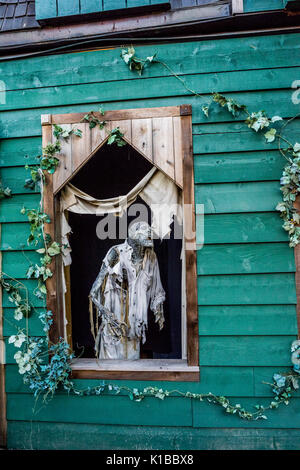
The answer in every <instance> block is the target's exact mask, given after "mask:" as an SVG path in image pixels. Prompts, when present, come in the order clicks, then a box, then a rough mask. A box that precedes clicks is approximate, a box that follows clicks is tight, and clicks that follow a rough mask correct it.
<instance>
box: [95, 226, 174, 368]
mask: <svg viewBox="0 0 300 470" xmlns="http://www.w3.org/2000/svg"><path fill="white" fill-rule="evenodd" d="M89 298H90V318H91V326H92V332H94V325H93V305H94V306H95V307H96V312H97V316H96V318H97V325H96V335H95V336H94V337H95V351H96V354H97V356H98V357H99V358H100V359H131V360H132V359H139V358H140V341H142V342H143V343H144V342H145V341H146V330H147V323H148V319H147V316H148V308H149V305H150V309H151V310H152V312H153V313H154V316H155V322H156V323H158V325H159V329H160V330H161V329H162V328H163V325H164V321H165V319H164V312H163V302H164V300H165V291H164V289H163V287H162V284H161V280H160V274H159V266H158V261H157V257H156V254H155V252H154V249H153V240H152V231H151V228H150V227H149V225H148V224H147V223H146V222H136V223H134V224H133V225H131V227H130V228H129V231H128V238H127V239H126V240H125V242H124V243H122V244H120V245H115V246H113V247H112V248H110V250H109V251H108V252H107V254H106V256H105V258H104V260H103V262H102V266H101V269H100V272H99V274H98V276H97V278H96V280H95V282H94V284H93V286H92V289H91V291H90V294H89ZM98 319H99V320H100V325H99V327H98Z"/></svg>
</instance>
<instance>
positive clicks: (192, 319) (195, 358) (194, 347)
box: [41, 105, 199, 381]
mask: <svg viewBox="0 0 300 470" xmlns="http://www.w3.org/2000/svg"><path fill="white" fill-rule="evenodd" d="M85 114H86V113H72V114H60V115H42V116H41V120H42V144H43V147H45V146H46V145H47V144H48V143H49V142H51V141H52V126H53V125H54V124H60V125H61V124H78V123H80V122H81V121H82V119H83V117H84V116H85ZM95 114H96V116H97V113H95ZM170 116H172V117H180V132H181V134H180V135H181V136H182V137H181V138H180V139H179V140H180V142H179V144H178V148H179V151H180V156H181V160H182V181H183V184H182V186H183V188H182V191H183V201H184V211H183V214H184V220H185V223H186V221H188V222H189V226H190V227H191V229H192V233H193V234H194V235H193V239H192V240H191V239H187V238H186V235H185V237H184V240H183V243H184V245H185V278H186V299H185V300H186V302H185V305H186V336H187V359H186V360H184V359H181V360H178V359H166V360H159V359H151V360H150V359H148V360H145V359H140V360H138V361H108V360H107V361H103V360H102V361H101V360H96V359H84V358H82V359H75V360H74V361H73V363H72V377H73V378H80V379H81V378H87V379H131V380H166V381H175V380H176V381H178V380H182V381H199V335H198V301H197V265H196V263H197V257H196V232H195V226H196V224H195V200H194V164H193V163H194V162H193V143H192V107H191V105H181V106H172V107H161V108H144V109H129V110H117V111H107V112H106V113H105V115H104V116H101V115H100V114H99V116H98V117H99V118H101V119H104V120H105V121H122V120H126V119H127V120H128V119H145V118H162V117H170ZM178 148H177V152H178ZM84 163H86V162H84ZM82 166H83V165H81V166H80V168H81V167H82ZM77 171H78V170H77ZM75 173H76V172H74V173H72V176H74V174H75ZM44 174H45V187H44V211H45V213H47V214H48V215H49V217H50V220H51V221H50V223H49V224H45V232H46V233H49V234H50V235H51V237H52V239H54V240H59V239H60V227H59V223H58V221H59V193H58V192H56V194H55V190H54V186H53V175H50V174H49V173H47V172H44ZM69 180H70V177H69V178H67V179H66V183H67V182H68V181H69ZM191 209H192V210H191ZM187 247H188V248H187ZM61 263H62V259H61V256H59V255H58V256H56V257H53V258H52V263H51V266H50V269H51V270H52V272H53V276H52V277H51V278H49V279H48V280H47V282H46V287H47V309H49V310H51V311H52V312H53V324H52V326H51V329H50V334H49V336H50V341H51V342H53V343H55V342H57V341H58V339H59V338H60V337H63V332H64V325H63V323H64V316H63V314H62V313H60V312H62V311H63V309H62V305H63V293H62V289H61V275H60V273H61V267H62V266H61Z"/></svg>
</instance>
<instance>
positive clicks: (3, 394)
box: [0, 225, 7, 447]
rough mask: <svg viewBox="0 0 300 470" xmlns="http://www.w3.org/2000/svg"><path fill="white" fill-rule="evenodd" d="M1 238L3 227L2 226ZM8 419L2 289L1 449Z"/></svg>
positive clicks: (0, 295)
mask: <svg viewBox="0 0 300 470" xmlns="http://www.w3.org/2000/svg"><path fill="white" fill-rule="evenodd" d="M0 238H1V225H0ZM0 269H1V270H2V253H1V252H0ZM6 437H7V419H6V392H5V343H4V338H3V306H2V287H1V288H0V447H6Z"/></svg>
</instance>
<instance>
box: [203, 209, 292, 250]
mask: <svg viewBox="0 0 300 470" xmlns="http://www.w3.org/2000/svg"><path fill="white" fill-rule="evenodd" d="M204 229H205V243H206V244H212V243H213V244H214V243H258V242H283V241H284V242H286V241H287V240H288V236H287V233H286V232H285V231H284V230H282V219H280V218H279V217H278V212H261V213H244V214H207V215H206V217H205V221H204ZM197 238H198V240H200V239H201V233H200V224H198V225H197Z"/></svg>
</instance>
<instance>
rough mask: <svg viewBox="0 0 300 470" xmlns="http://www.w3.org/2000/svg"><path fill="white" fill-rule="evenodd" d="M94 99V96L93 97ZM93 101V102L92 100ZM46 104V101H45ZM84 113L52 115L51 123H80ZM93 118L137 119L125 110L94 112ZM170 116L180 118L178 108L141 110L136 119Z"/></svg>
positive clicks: (108, 119)
mask: <svg viewBox="0 0 300 470" xmlns="http://www.w3.org/2000/svg"><path fill="white" fill-rule="evenodd" d="M93 98H95V96H94V97H93ZM93 101H95V100H94V99H93ZM46 103H47V104H48V101H46ZM85 114H86V113H70V114H68V113H67V114H52V115H51V123H52V124H75V123H78V122H80V121H81V120H82V119H83V118H84V116H85ZM95 116H96V117H98V119H104V120H107V121H116V120H117V121H121V120H127V119H134V118H136V117H137V110H136V109H135V108H134V109H126V110H116V111H105V113H104V115H102V114H100V113H98V112H95ZM171 116H180V106H162V107H159V108H143V109H142V110H140V111H139V115H138V118H139V119H145V118H152V117H171Z"/></svg>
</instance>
